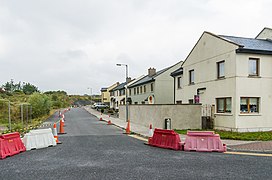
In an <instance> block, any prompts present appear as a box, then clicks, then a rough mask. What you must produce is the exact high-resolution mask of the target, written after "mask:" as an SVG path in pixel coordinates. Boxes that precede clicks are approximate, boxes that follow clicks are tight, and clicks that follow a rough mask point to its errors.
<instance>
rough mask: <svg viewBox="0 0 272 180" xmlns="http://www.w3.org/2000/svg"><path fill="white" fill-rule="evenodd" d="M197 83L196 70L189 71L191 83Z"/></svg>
mask: <svg viewBox="0 0 272 180" xmlns="http://www.w3.org/2000/svg"><path fill="white" fill-rule="evenodd" d="M194 83H195V71H194V70H190V71H189V84H194Z"/></svg>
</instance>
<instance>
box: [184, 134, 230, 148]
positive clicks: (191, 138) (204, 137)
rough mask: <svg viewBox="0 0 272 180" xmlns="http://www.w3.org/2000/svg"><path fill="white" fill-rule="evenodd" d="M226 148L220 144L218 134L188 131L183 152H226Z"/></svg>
mask: <svg viewBox="0 0 272 180" xmlns="http://www.w3.org/2000/svg"><path fill="white" fill-rule="evenodd" d="M226 150H227V147H226V145H225V144H223V143H222V142H221V139H220V136H219V134H214V132H213V131H188V132H187V136H186V139H185V143H184V151H201V152H213V151H216V152H226Z"/></svg>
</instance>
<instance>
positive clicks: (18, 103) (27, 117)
mask: <svg viewBox="0 0 272 180" xmlns="http://www.w3.org/2000/svg"><path fill="white" fill-rule="evenodd" d="M90 100H92V101H98V100H99V96H94V97H90V96H88V95H84V96H78V95H67V93H66V92H65V91H47V92H44V93H41V92H40V91H39V90H38V88H37V87H36V86H35V85H32V84H30V83H21V82H18V83H15V82H14V81H13V80H11V81H10V82H7V83H5V84H4V85H2V86H0V134H1V133H7V132H9V130H8V128H9V102H10V119H11V128H12V131H19V132H21V133H24V132H27V131H28V130H29V129H32V128H35V127H37V126H38V125H39V124H41V123H42V122H43V121H44V120H46V119H47V118H48V117H49V116H50V115H52V114H53V113H54V112H55V111H56V110H58V109H61V108H66V107H69V106H71V105H73V104H75V102H79V103H77V104H76V105H81V104H82V102H84V103H83V105H85V104H90V103H91V101H90Z"/></svg>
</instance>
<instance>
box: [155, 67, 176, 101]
mask: <svg viewBox="0 0 272 180" xmlns="http://www.w3.org/2000/svg"><path fill="white" fill-rule="evenodd" d="M180 66H181V63H178V64H176V65H174V66H173V67H171V68H169V69H168V70H167V71H165V72H164V73H162V74H160V75H159V76H157V77H156V78H155V82H156V83H155V86H154V87H155V89H154V92H155V93H154V96H155V104H174V78H173V77H172V76H171V75H170V74H171V73H172V72H173V71H174V70H176V69H177V68H179V67H180Z"/></svg>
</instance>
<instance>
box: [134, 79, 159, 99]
mask: <svg viewBox="0 0 272 180" xmlns="http://www.w3.org/2000/svg"><path fill="white" fill-rule="evenodd" d="M151 83H153V84H154V87H155V81H153V82H150V83H147V84H144V85H145V86H146V92H145V93H144V85H141V86H142V93H140V87H141V86H138V87H139V94H137V87H135V88H136V94H135V95H134V88H130V89H131V95H130V97H131V99H132V104H135V102H137V103H138V104H141V103H142V101H144V100H145V99H146V98H147V97H149V96H151V95H154V92H155V91H151ZM146 103H148V102H146Z"/></svg>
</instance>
